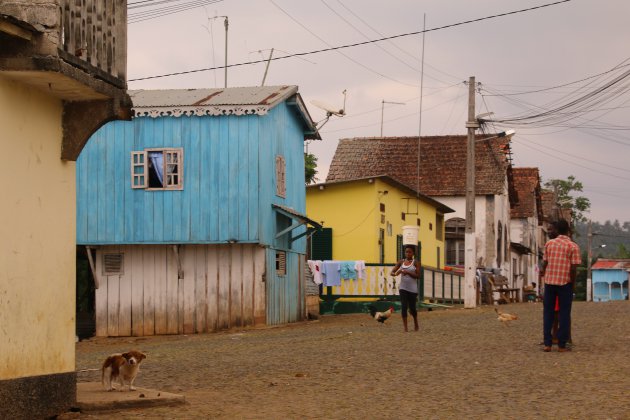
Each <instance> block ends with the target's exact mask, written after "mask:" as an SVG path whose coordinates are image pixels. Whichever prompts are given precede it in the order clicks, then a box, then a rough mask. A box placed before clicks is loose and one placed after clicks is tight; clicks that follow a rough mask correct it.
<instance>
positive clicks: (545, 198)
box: [540, 190, 554, 222]
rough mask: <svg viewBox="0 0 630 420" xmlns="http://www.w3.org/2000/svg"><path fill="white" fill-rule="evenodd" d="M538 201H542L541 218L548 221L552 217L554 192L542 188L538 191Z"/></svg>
mask: <svg viewBox="0 0 630 420" xmlns="http://www.w3.org/2000/svg"><path fill="white" fill-rule="evenodd" d="M540 201H541V202H542V212H543V219H544V220H545V221H547V222H550V221H552V220H553V219H554V214H553V212H554V194H553V191H550V190H542V191H541V192H540Z"/></svg>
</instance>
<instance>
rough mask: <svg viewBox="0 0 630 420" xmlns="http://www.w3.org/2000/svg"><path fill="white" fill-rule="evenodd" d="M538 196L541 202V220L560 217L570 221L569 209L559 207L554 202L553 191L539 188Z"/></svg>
mask: <svg viewBox="0 0 630 420" xmlns="http://www.w3.org/2000/svg"><path fill="white" fill-rule="evenodd" d="M540 197H541V202H542V213H543V220H544V221H545V222H551V221H553V220H556V219H558V218H560V219H565V220H566V221H567V222H569V223H571V219H572V218H573V216H572V214H571V209H570V208H560V207H559V206H558V205H557V204H556V203H555V196H554V193H553V191H551V190H541V192H540Z"/></svg>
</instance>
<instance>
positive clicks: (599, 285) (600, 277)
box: [593, 270, 628, 302]
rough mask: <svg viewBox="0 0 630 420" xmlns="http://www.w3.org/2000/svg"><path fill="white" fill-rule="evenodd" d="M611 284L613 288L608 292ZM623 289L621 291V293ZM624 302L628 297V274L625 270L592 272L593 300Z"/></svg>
mask: <svg viewBox="0 0 630 420" xmlns="http://www.w3.org/2000/svg"><path fill="white" fill-rule="evenodd" d="M612 283H616V284H613V286H614V287H612V288H611V289H610V290H609V285H610V284H612ZM622 287H623V291H622ZM609 293H610V295H612V300H624V299H625V298H626V296H627V295H628V272H627V271H625V270H593V300H594V301H596V302H597V301H602V302H605V301H608V300H609Z"/></svg>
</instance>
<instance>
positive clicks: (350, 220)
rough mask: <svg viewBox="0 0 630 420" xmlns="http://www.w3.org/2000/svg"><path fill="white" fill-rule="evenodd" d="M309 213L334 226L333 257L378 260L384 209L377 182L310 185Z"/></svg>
mask: <svg viewBox="0 0 630 420" xmlns="http://www.w3.org/2000/svg"><path fill="white" fill-rule="evenodd" d="M306 214H307V216H308V217H309V218H311V219H313V220H315V221H318V222H320V221H323V222H324V227H327V228H332V229H333V259H335V260H361V259H362V260H365V261H366V262H378V243H377V240H378V230H377V231H376V234H375V233H374V229H375V227H376V225H377V218H380V212H379V201H378V198H377V189H376V187H375V185H374V183H371V184H370V183H368V182H367V181H357V182H353V183H343V184H332V185H326V186H325V187H324V189H320V188H319V187H311V188H307V190H306ZM375 235H376V236H375Z"/></svg>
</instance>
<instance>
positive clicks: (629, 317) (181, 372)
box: [77, 301, 630, 419]
mask: <svg viewBox="0 0 630 420" xmlns="http://www.w3.org/2000/svg"><path fill="white" fill-rule="evenodd" d="M500 309H501V310H503V311H505V312H510V313H515V314H518V316H519V319H518V320H517V321H514V322H513V323H512V324H511V326H509V327H505V326H504V325H502V324H501V323H500V322H498V321H497V319H496V316H495V313H494V312H493V308H492V307H482V308H480V309H472V310H465V309H459V308H455V309H449V310H439V311H433V312H424V311H423V312H421V314H420V318H421V322H420V323H421V330H420V332H418V333H414V332H410V333H403V332H402V322H401V320H400V317H399V315H397V314H394V316H393V318H392V319H391V322H390V324H391V325H389V326H383V325H379V324H377V323H376V322H374V321H373V320H371V319H370V318H369V316H368V315H367V314H365V315H363V314H357V315H339V316H326V317H322V319H321V320H319V321H315V322H308V323H302V324H297V325H291V326H287V327H279V328H268V329H253V330H244V331H230V332H226V333H217V334H208V335H198V336H162V337H151V338H127V339H121V338H116V339H97V340H92V341H84V342H80V343H78V344H77V369H84V368H95V367H98V366H99V364H100V363H101V362H102V360H103V359H104V358H105V357H106V356H107V355H108V354H110V353H113V352H122V351H126V350H128V349H131V348H137V349H140V350H143V351H146V352H147V353H148V355H149V356H148V359H147V360H146V361H145V363H144V365H143V366H142V372H141V373H140V376H139V377H138V380H137V381H136V384H137V385H139V386H143V387H149V388H154V389H160V390H164V391H171V392H176V393H181V394H184V395H185V396H186V399H187V401H188V402H187V404H186V405H183V406H177V407H161V408H151V409H141V410H125V411H120V412H116V413H98V414H89V413H85V414H81V416H80V418H85V419H100V418H117V419H135V418H142V419H162V418H164V419H197V418H225V419H234V418H244V419H295V418H313V419H321V418H324V419H384V418H387V419H402V418H418V419H420V418H423V419H424V418H431V419H433V418H435V419H442V418H443V419H448V418H466V419H476V418H484V419H488V418H500V419H511V418H514V419H516V418H518V419H522V418H527V419H529V418H540V419H546V418H554V419H558V418H560V419H564V418H571V419H573V418H575V419H586V418H595V419H630V367H629V361H630V357H629V355H630V303H629V302H628V301H621V302H613V303H584V302H576V303H575V304H574V309H573V341H574V344H575V345H574V347H573V351H572V352H567V353H558V352H557V351H556V349H555V348H554V351H553V352H551V353H544V352H542V347H541V346H540V345H539V343H540V341H541V340H542V331H541V330H542V305H541V304H540V303H538V304H532V303H522V304H511V305H503V306H501V307H500ZM97 376H98V375H97V373H96V372H89V373H83V374H80V375H79V380H80V381H92V380H96V379H97Z"/></svg>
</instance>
